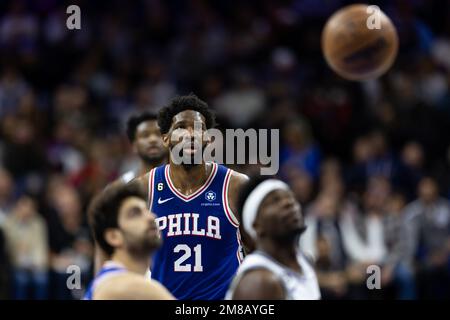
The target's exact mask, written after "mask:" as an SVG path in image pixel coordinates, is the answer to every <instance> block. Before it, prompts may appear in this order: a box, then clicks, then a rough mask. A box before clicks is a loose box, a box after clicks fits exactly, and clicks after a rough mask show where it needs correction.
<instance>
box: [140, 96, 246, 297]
mask: <svg viewBox="0 0 450 320" xmlns="http://www.w3.org/2000/svg"><path fill="white" fill-rule="evenodd" d="M195 123H197V124H201V128H202V130H201V136H202V135H203V133H204V132H205V130H207V129H209V128H212V127H214V126H215V118H214V115H213V113H212V112H211V111H210V109H209V108H208V105H207V104H206V103H205V102H203V101H202V100H200V99H199V98H197V97H196V96H195V95H192V94H191V95H188V96H180V97H176V98H174V99H173V100H172V101H171V103H170V104H169V105H168V106H166V107H164V108H163V109H162V110H161V111H160V112H159V115H158V125H159V127H160V130H161V133H162V136H163V141H164V146H165V147H166V148H168V149H169V150H170V153H169V155H170V156H169V164H167V165H164V166H160V167H157V168H155V169H152V170H151V171H150V173H148V174H147V175H145V176H143V177H140V178H138V179H136V181H135V182H136V183H139V184H141V185H147V186H149V187H148V190H149V208H150V211H151V212H154V213H155V214H156V216H157V219H156V220H157V224H158V226H159V229H160V231H161V234H162V237H163V244H162V246H161V247H160V248H159V249H158V250H157V251H156V253H155V255H154V258H153V265H152V267H151V272H152V278H154V279H156V280H157V281H159V282H161V283H162V284H163V285H164V286H165V287H166V288H167V289H168V290H169V291H170V292H171V293H172V294H173V295H174V296H175V297H176V298H177V299H183V300H198V299H200V300H218V299H223V298H224V297H225V293H226V290H227V288H228V286H229V284H230V282H231V280H232V278H233V276H234V274H235V272H236V270H237V268H238V266H239V263H240V261H241V260H242V256H243V254H242V247H241V245H240V233H239V222H238V219H237V217H236V216H235V214H234V212H236V204H237V195H238V190H239V187H240V186H241V184H243V183H244V182H245V181H246V180H247V179H248V178H247V176H245V175H243V174H240V173H237V172H235V171H233V170H231V169H228V168H226V167H225V166H222V165H218V164H216V163H212V162H205V161H203V160H202V161H201V163H198V164H188V163H181V164H175V162H174V159H173V157H174V152H173V149H174V146H175V145H176V144H177V143H178V141H180V140H183V139H185V138H188V139H187V140H188V141H189V143H186V144H183V148H182V153H183V155H188V156H190V157H192V158H194V157H195V155H196V153H197V152H201V148H197V146H196V144H195V143H194V142H195V141H196V142H198V141H201V144H202V145H203V147H205V146H206V144H207V143H208V141H206V140H207V139H202V137H199V136H198V135H195V132H194V124H195ZM174 141H175V142H174ZM183 141H184V140H183ZM193 141H194V142H193ZM132 183H133V182H132Z"/></svg>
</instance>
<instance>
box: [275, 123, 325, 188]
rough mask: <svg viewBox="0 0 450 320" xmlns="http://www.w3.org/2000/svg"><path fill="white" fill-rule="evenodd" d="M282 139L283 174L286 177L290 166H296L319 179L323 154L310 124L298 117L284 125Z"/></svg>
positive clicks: (281, 160) (281, 161)
mask: <svg viewBox="0 0 450 320" xmlns="http://www.w3.org/2000/svg"><path fill="white" fill-rule="evenodd" d="M282 139H283V144H282V145H283V147H282V148H281V150H280V165H281V175H282V176H283V177H285V176H286V175H287V174H288V173H287V171H288V170H289V168H290V167H296V168H298V169H300V170H304V171H306V172H307V173H308V174H309V175H310V176H311V177H312V178H313V179H314V180H315V179H317V177H318V175H319V166H320V159H321V154H320V150H319V148H318V146H317V145H316V144H315V143H314V141H313V138H312V133H311V128H310V126H309V124H308V123H307V122H306V121H304V120H302V119H298V118H297V119H294V120H291V121H289V122H288V123H287V124H286V125H285V126H284V127H283V131H282Z"/></svg>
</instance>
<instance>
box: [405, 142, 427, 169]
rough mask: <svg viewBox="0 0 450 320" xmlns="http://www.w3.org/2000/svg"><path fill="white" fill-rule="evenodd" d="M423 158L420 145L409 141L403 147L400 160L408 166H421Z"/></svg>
mask: <svg viewBox="0 0 450 320" xmlns="http://www.w3.org/2000/svg"><path fill="white" fill-rule="evenodd" d="M423 158H424V155H423V149H422V146H421V145H420V144H418V143H417V142H410V143H408V144H407V145H406V146H405V147H404V148H403V152H402V160H403V162H404V163H405V164H406V165H408V166H409V167H412V168H420V167H422V164H423Z"/></svg>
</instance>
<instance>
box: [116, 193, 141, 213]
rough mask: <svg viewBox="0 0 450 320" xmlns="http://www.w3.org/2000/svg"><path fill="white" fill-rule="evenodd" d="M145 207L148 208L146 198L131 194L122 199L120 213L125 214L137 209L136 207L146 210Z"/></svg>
mask: <svg viewBox="0 0 450 320" xmlns="http://www.w3.org/2000/svg"><path fill="white" fill-rule="evenodd" d="M145 208H146V202H145V200H144V199H142V198H139V197H136V196H131V197H128V198H126V199H124V200H123V201H122V204H121V205H120V208H119V215H121V216H123V215H124V214H126V213H127V212H129V211H130V210H135V209H138V210H144V209H145Z"/></svg>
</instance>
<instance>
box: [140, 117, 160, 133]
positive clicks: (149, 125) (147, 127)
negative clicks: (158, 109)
mask: <svg viewBox="0 0 450 320" xmlns="http://www.w3.org/2000/svg"><path fill="white" fill-rule="evenodd" d="M156 130H157V131H159V126H158V121H156V120H145V121H142V122H141V123H139V125H138V126H137V127H136V133H139V132H143V131H156Z"/></svg>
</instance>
